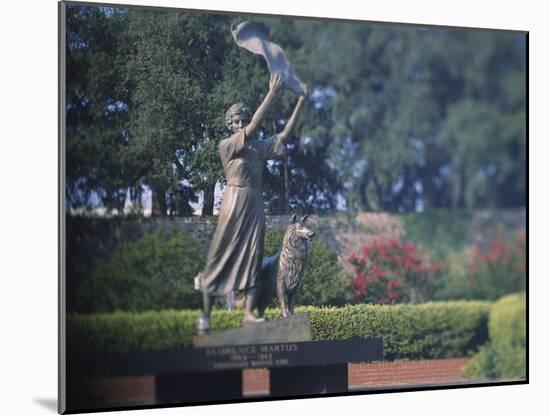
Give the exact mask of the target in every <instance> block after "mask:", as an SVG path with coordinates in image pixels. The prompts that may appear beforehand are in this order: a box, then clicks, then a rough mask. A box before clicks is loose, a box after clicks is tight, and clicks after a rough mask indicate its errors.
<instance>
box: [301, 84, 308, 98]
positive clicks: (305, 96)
mask: <svg viewBox="0 0 550 415" xmlns="http://www.w3.org/2000/svg"><path fill="white" fill-rule="evenodd" d="M308 94H309V89H308V87H307V85H306V84H304V95H300V98H301V99H306V98H307V96H308Z"/></svg>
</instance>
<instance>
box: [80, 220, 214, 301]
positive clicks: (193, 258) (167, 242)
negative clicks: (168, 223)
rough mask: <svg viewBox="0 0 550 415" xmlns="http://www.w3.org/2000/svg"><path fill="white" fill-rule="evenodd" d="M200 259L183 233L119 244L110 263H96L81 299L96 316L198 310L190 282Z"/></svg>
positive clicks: (198, 249)
mask: <svg viewBox="0 0 550 415" xmlns="http://www.w3.org/2000/svg"><path fill="white" fill-rule="evenodd" d="M204 260H205V259H204V254H203V252H202V249H201V247H200V245H199V243H198V242H196V241H195V240H193V239H192V238H191V237H190V236H188V235H187V234H185V233H183V232H176V233H172V234H165V233H162V232H160V231H157V232H154V233H150V234H146V235H144V236H143V237H141V238H139V239H138V240H136V241H126V242H121V243H120V244H119V245H117V246H116V247H115V248H114V250H113V252H112V255H111V258H110V259H106V260H98V261H96V263H95V266H94V268H93V271H92V276H93V278H92V283H91V284H90V286H89V287H85V289H87V290H88V292H87V293H86V294H87V296H88V297H90V298H91V299H92V300H93V301H94V302H95V307H94V309H95V310H98V311H114V310H125V311H146V310H161V309H171V308H195V307H200V306H201V304H202V298H201V295H200V293H199V292H198V291H196V290H195V289H194V287H193V278H194V277H195V275H197V273H198V272H199V271H200V270H201V269H202V268H203V267H204Z"/></svg>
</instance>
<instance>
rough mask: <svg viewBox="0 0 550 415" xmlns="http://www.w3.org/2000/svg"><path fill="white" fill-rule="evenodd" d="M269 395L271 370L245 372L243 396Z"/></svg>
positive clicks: (247, 370) (246, 370)
mask: <svg viewBox="0 0 550 415" xmlns="http://www.w3.org/2000/svg"><path fill="white" fill-rule="evenodd" d="M268 395H269V369H245V370H243V396H268Z"/></svg>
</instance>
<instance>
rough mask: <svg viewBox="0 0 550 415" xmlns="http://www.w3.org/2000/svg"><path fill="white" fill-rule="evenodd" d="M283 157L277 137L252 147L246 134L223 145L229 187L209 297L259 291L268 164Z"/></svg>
mask: <svg viewBox="0 0 550 415" xmlns="http://www.w3.org/2000/svg"><path fill="white" fill-rule="evenodd" d="M284 151H285V150H284V145H283V143H282V141H281V140H280V139H278V138H277V135H274V136H272V137H270V138H268V139H266V140H248V141H247V140H246V137H245V131H244V129H243V130H241V131H239V132H238V133H236V134H234V135H232V136H231V137H229V138H226V139H225V140H222V141H221V142H220V145H219V152H220V157H221V161H222V166H223V170H224V174H225V179H226V181H227V187H226V189H225V192H224V195H223V200H222V204H221V207H220V214H219V217H218V225H217V227H216V231H215V232H214V236H213V237H212V242H211V244H210V249H209V250H208V256H207V260H206V267H205V269H204V274H203V277H202V288H203V290H205V291H206V293H208V294H209V295H211V296H222V295H225V294H227V293H229V292H231V291H234V290H242V289H250V288H253V287H255V286H256V285H257V279H258V275H259V272H260V269H261V263H262V256H263V252H264V233H265V217H264V200H263V196H262V173H263V168H264V165H265V162H266V160H268V159H271V158H275V157H278V156H282V155H283V154H284Z"/></svg>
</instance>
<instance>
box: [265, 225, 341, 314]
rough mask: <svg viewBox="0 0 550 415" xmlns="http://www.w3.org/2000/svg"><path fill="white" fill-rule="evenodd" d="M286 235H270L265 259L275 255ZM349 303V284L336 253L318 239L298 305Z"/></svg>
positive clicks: (314, 242) (279, 233) (311, 251)
mask: <svg viewBox="0 0 550 415" xmlns="http://www.w3.org/2000/svg"><path fill="white" fill-rule="evenodd" d="M284 233H285V232H284V230H273V231H267V232H266V236H265V245H264V251H265V253H264V256H266V257H267V256H271V255H275V254H276V253H277V252H278V251H279V250H280V249H281V245H282V243H283V237H284ZM348 301H349V285H348V281H347V279H346V277H345V276H344V274H343V273H342V271H341V269H340V267H339V266H338V257H337V255H336V253H334V252H333V251H332V250H331V249H330V248H329V247H328V246H327V245H326V244H325V243H323V242H321V241H320V240H318V239H316V240H314V241H313V243H312V244H311V248H310V251H309V253H308V258H307V265H306V270H305V272H304V278H303V279H302V284H301V287H300V288H299V291H298V299H297V302H296V305H313V306H341V305H344V304H346V303H347V302H348Z"/></svg>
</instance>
